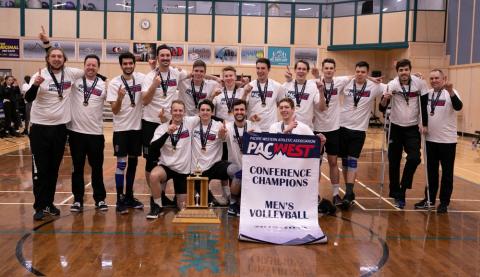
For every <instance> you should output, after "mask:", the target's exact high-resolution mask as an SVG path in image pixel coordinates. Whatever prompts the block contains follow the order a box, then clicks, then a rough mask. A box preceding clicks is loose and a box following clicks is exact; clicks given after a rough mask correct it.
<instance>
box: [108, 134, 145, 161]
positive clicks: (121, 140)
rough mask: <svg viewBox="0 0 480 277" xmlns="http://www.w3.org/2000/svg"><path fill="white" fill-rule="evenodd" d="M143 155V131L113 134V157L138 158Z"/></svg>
mask: <svg viewBox="0 0 480 277" xmlns="http://www.w3.org/2000/svg"><path fill="white" fill-rule="evenodd" d="M141 154H142V131H141V130H129V131H120V132H113V155H114V156H115V157H127V156H131V157H138V156H140V155H141Z"/></svg>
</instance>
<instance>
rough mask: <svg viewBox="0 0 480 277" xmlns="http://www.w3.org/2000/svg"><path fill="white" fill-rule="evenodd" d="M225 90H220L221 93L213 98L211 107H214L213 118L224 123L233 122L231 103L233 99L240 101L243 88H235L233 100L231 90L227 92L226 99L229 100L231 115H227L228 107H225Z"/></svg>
mask: <svg viewBox="0 0 480 277" xmlns="http://www.w3.org/2000/svg"><path fill="white" fill-rule="evenodd" d="M224 89H225V88H222V93H220V94H219V95H217V96H215V98H213V101H212V102H213V105H215V116H217V117H219V118H221V119H223V120H226V121H234V120H235V118H234V117H233V103H234V102H235V99H241V98H242V96H243V88H237V90H236V91H235V99H232V97H233V89H232V90H227V97H228V99H231V105H232V106H231V108H232V114H228V107H227V100H226V99H225V91H224Z"/></svg>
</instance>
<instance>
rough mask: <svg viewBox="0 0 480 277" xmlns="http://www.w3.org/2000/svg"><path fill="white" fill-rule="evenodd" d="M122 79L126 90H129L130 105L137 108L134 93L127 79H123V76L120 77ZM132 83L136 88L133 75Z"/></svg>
mask: <svg viewBox="0 0 480 277" xmlns="http://www.w3.org/2000/svg"><path fill="white" fill-rule="evenodd" d="M120 78H121V79H122V82H123V85H124V86H125V89H126V90H127V93H128V97H130V103H131V104H130V106H132V107H135V97H134V95H133V92H132V90H131V88H130V86H129V85H128V83H127V80H125V78H123V75H122V76H120ZM132 81H133V84H132V87H134V86H135V77H133V75H132Z"/></svg>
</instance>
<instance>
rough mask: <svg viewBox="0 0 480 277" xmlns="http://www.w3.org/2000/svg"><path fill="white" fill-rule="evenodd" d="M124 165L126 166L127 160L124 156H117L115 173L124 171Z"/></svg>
mask: <svg viewBox="0 0 480 277" xmlns="http://www.w3.org/2000/svg"><path fill="white" fill-rule="evenodd" d="M126 167H127V161H126V160H125V158H118V159H117V168H116V170H115V174H123V173H124V172H125V168H126Z"/></svg>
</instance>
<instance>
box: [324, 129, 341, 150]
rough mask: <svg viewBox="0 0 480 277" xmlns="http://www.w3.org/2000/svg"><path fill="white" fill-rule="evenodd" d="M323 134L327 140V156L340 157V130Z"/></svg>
mask: <svg viewBox="0 0 480 277" xmlns="http://www.w3.org/2000/svg"><path fill="white" fill-rule="evenodd" d="M321 133H322V134H323V135H324V136H325V138H327V142H325V152H327V155H332V156H338V152H339V151H340V130H339V129H337V130H334V131H330V132H321Z"/></svg>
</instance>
